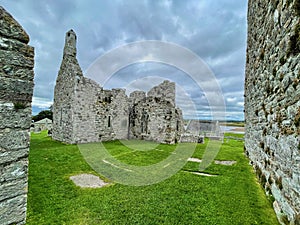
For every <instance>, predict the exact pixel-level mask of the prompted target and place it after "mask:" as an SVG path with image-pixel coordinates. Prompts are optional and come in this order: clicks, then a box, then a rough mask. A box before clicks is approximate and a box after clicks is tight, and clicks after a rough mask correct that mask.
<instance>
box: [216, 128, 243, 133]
mask: <svg viewBox="0 0 300 225" xmlns="http://www.w3.org/2000/svg"><path fill="white" fill-rule="evenodd" d="M220 128H221V130H222V131H223V132H230V133H235V134H244V133H245V128H244V127H235V126H220Z"/></svg>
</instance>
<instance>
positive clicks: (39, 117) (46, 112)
mask: <svg viewBox="0 0 300 225" xmlns="http://www.w3.org/2000/svg"><path fill="white" fill-rule="evenodd" d="M45 118H48V119H50V120H52V119H53V113H52V107H50V108H49V110H43V111H41V112H39V114H37V115H36V116H32V120H33V121H34V122H37V121H39V120H42V119H45Z"/></svg>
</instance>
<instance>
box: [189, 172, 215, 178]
mask: <svg viewBox="0 0 300 225" xmlns="http://www.w3.org/2000/svg"><path fill="white" fill-rule="evenodd" d="M190 173H192V174H196V175H199V176H204V177H216V176H218V175H213V174H209V173H201V172H190Z"/></svg>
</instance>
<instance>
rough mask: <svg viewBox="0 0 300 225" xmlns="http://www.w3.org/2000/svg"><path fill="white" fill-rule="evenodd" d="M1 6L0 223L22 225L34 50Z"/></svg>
mask: <svg viewBox="0 0 300 225" xmlns="http://www.w3.org/2000/svg"><path fill="white" fill-rule="evenodd" d="M28 42H29V37H28V35H27V34H26V32H25V31H24V30H23V28H22V27H21V26H20V25H19V24H18V23H17V22H16V21H15V20H14V19H13V17H12V16H11V15H10V14H9V13H7V12H6V11H5V10H4V9H3V8H2V7H1V6H0V96H1V97H0V224H3V225H5V224H25V219H26V202H27V173H28V172H27V168H28V151H29V129H30V123H31V100H32V92H33V77H34V73H33V67H34V49H33V47H31V46H29V45H27V43H28Z"/></svg>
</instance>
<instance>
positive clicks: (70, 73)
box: [52, 30, 83, 143]
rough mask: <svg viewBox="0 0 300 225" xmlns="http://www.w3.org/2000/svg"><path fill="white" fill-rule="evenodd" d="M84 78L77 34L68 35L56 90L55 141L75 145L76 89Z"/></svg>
mask: <svg viewBox="0 0 300 225" xmlns="http://www.w3.org/2000/svg"><path fill="white" fill-rule="evenodd" d="M82 77H83V74H82V70H81V68H80V66H79V64H78V61H77V59H76V34H75V32H74V31H73V30H70V31H68V32H67V33H66V38H65V46H64V52H63V60H62V62H61V66H60V70H59V72H58V76H57V80H56V85H55V89H54V103H53V133H52V137H53V139H55V140H59V141H62V142H68V143H74V131H73V129H74V126H73V124H74V116H73V115H74V104H73V102H74V100H75V98H76V96H75V94H76V91H75V90H76V87H77V86H78V84H79V82H80V79H81V78H82Z"/></svg>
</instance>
